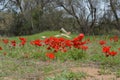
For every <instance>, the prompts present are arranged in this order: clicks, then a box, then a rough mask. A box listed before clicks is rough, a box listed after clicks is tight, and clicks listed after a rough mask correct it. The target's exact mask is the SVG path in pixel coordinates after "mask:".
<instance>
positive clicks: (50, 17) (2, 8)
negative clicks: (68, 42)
mask: <svg viewBox="0 0 120 80" xmlns="http://www.w3.org/2000/svg"><path fill="white" fill-rule="evenodd" d="M119 18H120V0H0V31H1V33H0V34H1V35H2V34H5V33H6V35H7V33H9V34H11V35H24V34H33V33H38V32H42V31H45V30H59V29H60V28H62V27H63V28H65V29H67V30H69V31H71V32H74V33H79V32H83V33H85V34H87V35H90V34H105V33H112V31H113V32H117V33H118V32H119V31H120V26H119V25H120V19H119Z"/></svg>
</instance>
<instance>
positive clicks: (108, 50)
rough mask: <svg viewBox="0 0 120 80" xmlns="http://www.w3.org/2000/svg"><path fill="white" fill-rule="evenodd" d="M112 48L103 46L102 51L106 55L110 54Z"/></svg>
mask: <svg viewBox="0 0 120 80" xmlns="http://www.w3.org/2000/svg"><path fill="white" fill-rule="evenodd" d="M110 48H111V47H110V46H103V49H102V51H103V52H104V53H109V52H110Z"/></svg>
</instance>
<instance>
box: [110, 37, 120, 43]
mask: <svg viewBox="0 0 120 80" xmlns="http://www.w3.org/2000/svg"><path fill="white" fill-rule="evenodd" d="M118 39H119V38H118V36H114V37H111V38H110V41H114V42H118Z"/></svg>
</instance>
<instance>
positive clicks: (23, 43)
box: [19, 37, 27, 46]
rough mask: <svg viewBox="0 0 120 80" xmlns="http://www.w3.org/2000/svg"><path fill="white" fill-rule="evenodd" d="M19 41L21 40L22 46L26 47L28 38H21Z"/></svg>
mask: <svg viewBox="0 0 120 80" xmlns="http://www.w3.org/2000/svg"><path fill="white" fill-rule="evenodd" d="M19 39H20V40H21V43H20V46H24V45H25V43H26V41H27V40H26V38H23V37H19Z"/></svg>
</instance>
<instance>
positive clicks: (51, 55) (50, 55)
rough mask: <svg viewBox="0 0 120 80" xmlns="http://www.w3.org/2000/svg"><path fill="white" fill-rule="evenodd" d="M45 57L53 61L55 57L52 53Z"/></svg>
mask: <svg viewBox="0 0 120 80" xmlns="http://www.w3.org/2000/svg"><path fill="white" fill-rule="evenodd" d="M46 56H47V57H48V58H50V59H54V58H55V55H54V53H46Z"/></svg>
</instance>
